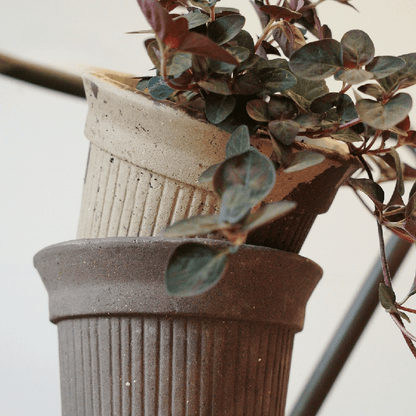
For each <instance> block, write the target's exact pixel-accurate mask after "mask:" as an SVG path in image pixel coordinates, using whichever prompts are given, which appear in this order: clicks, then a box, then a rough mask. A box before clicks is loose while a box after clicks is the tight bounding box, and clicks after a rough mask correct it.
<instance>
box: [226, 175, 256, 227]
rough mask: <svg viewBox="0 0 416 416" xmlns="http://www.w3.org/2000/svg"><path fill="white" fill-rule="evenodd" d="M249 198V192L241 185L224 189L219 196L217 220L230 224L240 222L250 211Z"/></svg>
mask: <svg viewBox="0 0 416 416" xmlns="http://www.w3.org/2000/svg"><path fill="white" fill-rule="evenodd" d="M250 196H251V190H250V189H249V188H248V187H247V186H245V185H243V184H241V183H238V184H236V185H235V186H233V187H231V188H228V189H226V190H225V192H224V193H223V194H222V196H221V206H220V214H219V220H220V221H221V222H225V223H230V224H236V223H238V222H239V221H241V220H242V219H243V218H244V217H246V216H247V215H248V214H249V213H250V211H251V208H252V207H251V205H250V203H249V201H250Z"/></svg>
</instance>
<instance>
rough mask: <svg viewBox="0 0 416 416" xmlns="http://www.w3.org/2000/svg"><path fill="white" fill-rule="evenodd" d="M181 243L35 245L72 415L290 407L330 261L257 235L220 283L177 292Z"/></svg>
mask: <svg viewBox="0 0 416 416" xmlns="http://www.w3.org/2000/svg"><path fill="white" fill-rule="evenodd" d="M185 241H186V240H185ZM199 241H202V242H205V243H206V244H210V245H216V246H220V245H224V244H226V243H224V242H215V241H212V240H199ZM182 242H184V239H162V238H146V237H144V238H131V237H124V238H105V239H100V238H97V239H92V240H89V239H84V240H75V241H70V242H67V243H61V244H57V245H54V246H50V247H47V248H46V249H44V250H42V251H40V252H39V253H38V254H37V255H36V256H35V259H34V263H35V267H36V268H37V270H38V271H39V273H40V275H41V277H42V280H43V282H44V284H45V286H46V288H47V291H48V294H49V304H50V319H51V321H52V322H54V323H55V324H57V326H58V334H59V348H60V373H61V395H62V415H63V416H74V415H77V416H104V415H111V416H113V415H125V416H127V415H129V416H130V415H135V416H136V415H140V416H179V415H181V416H182V415H186V416H191V415H192V416H224V415H230V416H241V415H245V416H254V415H258V416H266V415H267V416H283V414H284V406H285V402H286V391H287V383H288V377H289V367H290V361H291V353H292V344H293V338H294V335H295V333H296V332H298V331H300V330H301V329H302V326H303V320H304V312H305V306H306V302H307V300H308V298H309V296H310V294H311V293H312V290H313V289H314V287H315V286H316V284H317V282H318V281H319V279H320V277H321V274H322V271H321V269H320V267H319V266H317V265H316V264H315V263H313V262H311V261H310V260H308V259H305V258H303V257H301V256H299V255H297V254H293V253H286V252H282V251H279V250H275V249H271V248H262V247H256V246H250V245H246V246H243V247H242V248H241V249H240V250H239V252H238V253H237V254H236V255H235V256H234V257H232V258H231V260H230V264H229V266H228V268H227V271H226V274H225V276H224V277H223V278H222V279H221V281H220V282H219V284H218V285H217V286H215V287H214V288H213V289H211V290H210V291H208V292H206V293H204V294H202V295H199V296H196V297H190V298H174V297H170V296H168V295H167V293H166V290H165V287H164V267H165V264H166V262H167V259H168V257H169V255H170V254H171V253H172V251H173V250H174V249H175V247H177V246H178V245H179V244H180V243H182Z"/></svg>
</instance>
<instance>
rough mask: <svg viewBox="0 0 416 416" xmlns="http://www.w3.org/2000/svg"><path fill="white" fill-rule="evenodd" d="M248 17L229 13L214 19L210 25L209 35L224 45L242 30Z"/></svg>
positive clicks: (214, 40)
mask: <svg viewBox="0 0 416 416" xmlns="http://www.w3.org/2000/svg"><path fill="white" fill-rule="evenodd" d="M245 22H246V19H245V18H244V17H243V16H241V15H239V14H229V15H227V16H223V17H220V18H218V19H216V20H214V21H213V22H212V23H210V24H209V25H208V37H209V38H210V39H211V40H212V41H213V42H215V43H217V44H219V45H223V44H224V43H227V42H228V41H230V40H231V39H233V38H234V37H235V36H237V34H238V33H239V32H240V31H241V29H242V28H243V26H244V24H245Z"/></svg>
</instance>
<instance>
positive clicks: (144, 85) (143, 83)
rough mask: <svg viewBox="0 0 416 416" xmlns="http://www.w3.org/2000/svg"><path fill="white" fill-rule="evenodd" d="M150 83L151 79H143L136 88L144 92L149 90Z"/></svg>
mask: <svg viewBox="0 0 416 416" xmlns="http://www.w3.org/2000/svg"><path fill="white" fill-rule="evenodd" d="M149 81H150V79H149V78H143V79H141V80H140V81H139V82H138V83H137V85H136V88H137V89H138V90H139V91H144V90H145V89H146V88H147V85H148V84H149Z"/></svg>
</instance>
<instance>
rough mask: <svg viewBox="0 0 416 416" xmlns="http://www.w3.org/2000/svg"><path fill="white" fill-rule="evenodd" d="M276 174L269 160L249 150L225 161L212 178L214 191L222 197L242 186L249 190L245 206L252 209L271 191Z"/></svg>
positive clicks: (254, 150) (253, 150)
mask: <svg viewBox="0 0 416 416" xmlns="http://www.w3.org/2000/svg"><path fill="white" fill-rule="evenodd" d="M275 178H276V172H275V168H274V165H273V163H272V162H271V161H270V159H269V158H268V157H266V156H264V155H262V154H261V153H260V152H259V151H257V150H256V149H254V148H251V149H250V150H248V151H247V152H245V153H243V154H240V155H237V156H233V157H231V158H229V159H227V160H226V161H225V162H223V163H222V165H221V166H220V167H219V168H218V170H217V172H216V173H215V176H214V181H213V185H214V189H215V191H216V192H217V194H218V195H219V196H220V197H222V195H223V194H224V193H225V191H226V190H227V189H230V188H233V187H235V186H237V185H239V184H240V185H243V186H244V187H245V188H247V189H248V190H249V193H248V195H249V196H248V197H247V205H248V206H250V207H254V206H255V205H257V204H258V203H259V202H261V201H262V200H263V199H264V198H265V197H266V196H267V195H268V194H269V193H270V191H271V190H272V188H273V185H274V181H275Z"/></svg>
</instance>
